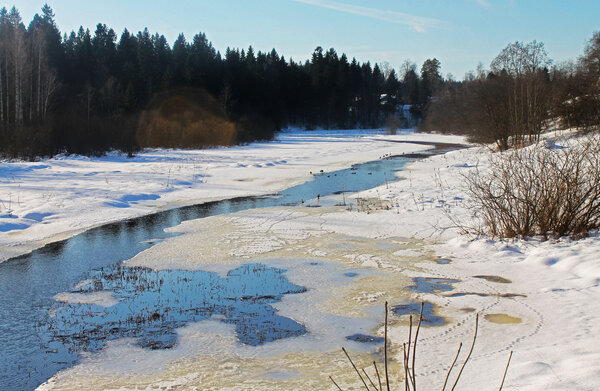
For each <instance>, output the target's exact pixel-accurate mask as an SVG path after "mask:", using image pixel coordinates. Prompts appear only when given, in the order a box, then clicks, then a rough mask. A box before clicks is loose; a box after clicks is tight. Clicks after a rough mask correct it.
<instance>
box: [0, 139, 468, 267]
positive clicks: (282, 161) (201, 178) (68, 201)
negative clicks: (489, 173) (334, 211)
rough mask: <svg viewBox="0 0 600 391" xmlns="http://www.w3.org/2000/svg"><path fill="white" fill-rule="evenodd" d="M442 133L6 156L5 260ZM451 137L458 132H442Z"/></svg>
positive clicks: (1, 253) (1, 227) (269, 188)
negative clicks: (25, 158) (21, 158)
mask: <svg viewBox="0 0 600 391" xmlns="http://www.w3.org/2000/svg"><path fill="white" fill-rule="evenodd" d="M383 138H385V139H393V140H407V139H411V140H412V139H416V140H425V141H428V140H439V136H431V135H413V134H412V133H411V132H406V133H404V134H401V135H398V136H383V135H377V134H376V133H375V132H373V131H370V132H366V131H355V132H336V131H319V132H302V131H287V132H283V133H282V134H280V135H279V137H278V139H277V140H276V141H274V142H268V143H254V144H250V145H247V146H237V147H232V148H215V149H208V150H151V151H145V152H143V153H140V154H138V155H137V156H136V157H134V158H131V159H130V158H127V157H125V156H122V155H118V154H115V153H112V154H109V155H107V156H104V157H100V158H89V157H81V156H58V157H55V158H53V159H45V160H41V161H38V162H8V161H2V162H0V262H1V261H3V260H6V259H8V258H10V257H13V256H17V255H20V254H23V253H26V252H29V251H31V250H32V249H35V248H38V247H41V246H43V245H44V244H46V243H48V242H52V241H55V240H60V239H64V238H66V237H69V236H71V235H74V234H76V233H79V232H81V231H83V230H86V229H89V228H91V227H94V226H98V225H101V224H104V223H108V222H112V221H118V220H123V219H128V218H131V217H136V216H140V215H144V214H149V213H153V212H156V211H160V210H164V209H168V208H172V207H176V206H182V205H190V204H196V203H202V202H207V201H213V200H217V199H224V198H231V197H239V196H247V195H258V194H267V193H274V192H277V191H279V190H282V189H285V188H287V187H289V186H291V185H294V184H297V183H301V182H304V181H306V180H307V179H309V178H310V176H311V174H310V173H311V172H318V171H320V170H326V171H332V170H336V169H340V168H346V167H348V166H350V165H351V164H353V163H357V162H364V161H370V160H375V159H378V158H380V157H381V156H382V155H384V154H393V155H395V154H402V153H411V152H416V151H421V150H424V149H427V148H428V147H427V146H423V145H414V144H397V143H390V142H384V141H382V139H383ZM443 140H445V141H446V142H451V143H452V142H461V141H462V139H461V138H457V137H444V138H443Z"/></svg>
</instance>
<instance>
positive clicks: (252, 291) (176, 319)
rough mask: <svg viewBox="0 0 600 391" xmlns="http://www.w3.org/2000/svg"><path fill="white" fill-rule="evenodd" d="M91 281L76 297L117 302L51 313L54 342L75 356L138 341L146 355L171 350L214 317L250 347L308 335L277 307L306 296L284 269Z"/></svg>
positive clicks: (127, 275) (107, 274) (96, 276)
mask: <svg viewBox="0 0 600 391" xmlns="http://www.w3.org/2000/svg"><path fill="white" fill-rule="evenodd" d="M91 279H92V280H93V281H94V283H93V284H87V285H85V286H83V287H82V288H81V289H80V290H78V291H76V292H72V293H80V294H82V295H89V294H91V293H94V292H101V291H109V292H112V294H113V296H114V297H115V298H116V299H117V300H118V303H117V304H114V305H112V306H108V307H106V306H99V305H97V304H90V303H73V302H72V303H68V304H65V303H57V308H55V309H54V310H53V311H52V313H53V317H52V322H51V325H50V329H51V331H52V335H53V337H54V338H55V339H56V340H60V341H62V342H63V343H64V344H66V345H68V346H71V347H72V348H73V349H76V350H87V351H96V350H99V349H101V348H102V347H103V346H104V344H105V341H107V340H112V339H117V338H123V337H130V338H136V339H137V342H138V344H139V345H140V346H142V347H145V348H150V349H163V348H170V347H172V346H173V345H174V344H175V343H176V341H177V336H176V333H175V329H177V328H180V327H183V326H185V325H186V324H188V323H190V322H198V321H201V320H205V319H209V318H211V317H217V318H218V319H220V320H221V321H222V322H225V323H230V324H233V325H234V326H235V332H236V336H237V338H238V339H239V341H240V342H241V343H243V344H247V345H252V346H256V345H261V344H264V343H267V342H271V341H275V340H278V339H281V338H288V337H294V336H299V335H302V334H305V333H306V332H307V330H306V328H305V327H304V325H302V324H300V323H297V322H296V321H294V320H292V319H290V318H286V317H283V316H280V315H278V313H277V310H276V309H275V308H273V306H272V304H274V303H276V302H279V301H281V299H282V297H283V295H286V294H294V293H302V292H305V291H306V288H304V287H301V286H298V285H294V284H292V283H291V282H290V281H289V280H288V279H287V278H286V276H285V270H284V269H278V268H274V267H268V266H265V265H262V264H246V265H243V266H241V267H239V268H237V269H235V270H231V271H230V272H229V273H227V275H226V276H225V277H222V276H220V275H218V274H216V273H211V272H206V271H184V270H158V271H157V270H152V269H148V268H143V267H124V266H113V267H109V268H104V269H101V270H98V271H95V272H93V273H92V276H91Z"/></svg>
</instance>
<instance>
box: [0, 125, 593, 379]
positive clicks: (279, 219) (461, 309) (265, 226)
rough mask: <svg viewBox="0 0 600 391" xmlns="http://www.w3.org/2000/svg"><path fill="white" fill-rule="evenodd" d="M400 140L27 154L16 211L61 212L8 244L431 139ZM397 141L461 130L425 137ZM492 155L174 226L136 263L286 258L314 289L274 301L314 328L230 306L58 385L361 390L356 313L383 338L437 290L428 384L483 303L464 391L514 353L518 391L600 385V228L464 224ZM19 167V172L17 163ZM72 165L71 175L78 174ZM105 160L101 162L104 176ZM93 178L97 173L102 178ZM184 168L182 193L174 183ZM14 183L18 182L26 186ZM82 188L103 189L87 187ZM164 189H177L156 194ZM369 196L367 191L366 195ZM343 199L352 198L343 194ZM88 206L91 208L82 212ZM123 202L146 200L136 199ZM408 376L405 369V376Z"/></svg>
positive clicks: (458, 158)
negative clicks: (263, 330)
mask: <svg viewBox="0 0 600 391" xmlns="http://www.w3.org/2000/svg"><path fill="white" fill-rule="evenodd" d="M390 137H391V136H385V137H384V136H377V137H374V138H371V137H369V138H358V139H356V138H351V139H339V138H335V137H327V138H325V139H320V138H316V139H313V137H312V134H308V135H307V134H297V133H289V134H283V135H282V136H281V139H280V141H278V142H275V143H261V144H253V145H250V146H246V147H236V148H229V149H215V150H209V151H195V152H186V153H184V152H180V151H173V152H171V151H160V152H159V151H156V152H149V153H147V154H142V155H140V156H139V157H138V158H136V159H138V161H135V160H134V161H127V163H123V162H122V161H120V160H119V159H120V158H117V157H114V156H112V157H110V156H109V157H106V158H102V159H81V158H80V159H69V160H67V161H66V162H65V161H64V160H60V159H53V160H52V161H44V162H38V163H31V164H29V163H27V164H26V163H18V164H17V165H16V167H21V168H19V169H20V170H21V171H22V172H23V173H24V174H22V176H20V177H19V181H21V188H23V190H22V193H20V194H21V195H20V197H21V198H22V199H21V200H20V206H19V204H17V206H18V207H20V208H22V209H17V208H16V207H14V205H13V214H14V215H18V216H19V219H22V218H24V216H25V214H27V213H40V214H42V213H52V215H51V216H47V217H45V218H43V219H42V223H43V222H44V221H46V219H48V220H49V222H48V224H34V225H32V226H31V227H30V228H28V229H25V230H22V231H21V234H17V233H16V232H17V231H10V232H9V231H7V232H4V233H2V236H1V238H2V241H3V242H2V244H3V248H4V247H5V244H10V245H15V244H16V243H18V240H20V239H19V236H21V237H29V238H30V239H31V240H34V239H35V240H38V239H39V238H40V237H41V238H42V239H43V238H48V237H49V236H48V233H50V234H57V233H58V232H65V231H67V230H64V229H63V230H62V231H61V228H64V227H68V228H69V229H70V228H71V227H73V230H81V229H83V228H85V227H86V226H89V225H86V224H88V223H90V221H91V222H92V225H96V224H99V223H101V222H102V221H108V220H114V219H119V218H127V217H131V216H133V215H136V214H142V213H148V212H149V211H152V210H157V209H160V208H164V207H168V206H170V205H176V204H186V203H189V202H193V201H195V200H202V199H214V198H219V197H228V196H229V197H230V196H233V195H245V194H253V193H270V192H274V191H277V190H278V189H281V188H282V187H287V186H289V185H291V184H293V183H298V182H300V181H303V180H305V179H306V178H307V177H309V176H310V171H313V172H314V171H318V170H321V169H323V170H325V171H331V170H333V169H335V168H340V167H347V166H349V165H350V164H351V163H355V162H358V161H367V160H372V159H377V158H379V157H381V156H383V155H386V154H401V153H410V152H417V151H420V150H423V149H424V148H426V147H425V146H421V145H414V144H399V143H388V142H383V141H380V140H377V139H378V138H385V139H389V138H390ZM393 138H395V139H398V140H420V141H432V142H433V141H445V142H460V141H461V139H460V138H456V137H443V136H439V135H421V134H418V135H415V134H409V135H399V136H393ZM488 153H489V151H488V150H486V149H483V148H478V147H475V148H470V149H465V150H460V151H454V152H450V153H447V154H445V155H439V156H434V157H431V158H427V159H424V160H419V161H415V162H413V163H411V164H410V165H409V166H408V167H407V168H406V169H405V170H403V171H402V172H401V173H400V176H401V177H403V178H404V180H401V181H398V182H394V183H391V184H387V185H384V186H380V187H378V188H376V189H372V190H369V191H364V192H361V193H360V194H353V195H350V196H348V195H346V196H345V197H346V198H345V199H342V196H341V195H339V196H333V197H330V198H328V199H322V200H321V201H320V203H321V204H320V205H319V207H318V208H309V207H306V206H303V205H299V206H290V207H275V208H265V209H260V210H249V211H243V212H238V213H234V214H231V215H222V216H213V217H209V218H205V219H199V220H195V221H188V222H185V223H183V224H181V225H180V226H177V227H174V228H172V229H169V231H171V232H177V233H181V235H179V236H175V237H170V238H168V239H166V240H165V241H163V242H161V243H159V244H157V245H155V246H153V247H151V248H150V249H148V250H146V251H144V252H142V253H140V254H138V255H137V256H136V257H134V258H133V259H131V260H129V261H127V262H126V265H129V266H145V267H149V268H152V269H157V270H161V269H165V268H167V269H168V268H179V269H184V270H208V271H214V272H218V273H224V272H226V271H228V270H232V269H234V268H235V267H237V266H239V265H240V264H243V263H245V262H261V263H264V264H267V265H271V266H276V267H283V268H286V269H287V270H288V273H287V274H288V278H289V279H290V280H291V281H292V282H294V283H295V284H299V285H302V286H307V287H309V290H308V292H307V293H306V294H300V295H287V296H285V297H284V299H283V300H282V301H281V302H280V303H277V304H275V305H274V306H275V307H276V308H277V309H278V310H279V314H280V315H282V316H287V317H290V318H292V319H295V320H296V321H298V322H300V323H302V324H304V325H306V327H307V329H308V330H309V331H310V333H309V334H307V335H306V336H302V337H297V338H290V339H286V340H280V341H277V342H274V343H271V344H266V345H264V346H260V347H251V346H244V345H242V344H240V343H238V342H237V340H236V338H235V334H234V330H233V329H232V328H231V327H229V326H225V325H224V324H223V323H222V322H220V321H219V319H214V321H213V320H211V321H204V322H199V323H196V324H190V325H188V326H186V327H184V328H182V329H180V330H178V337H179V340H180V343H178V345H177V346H176V347H175V348H173V349H168V350H158V351H149V350H144V349H141V348H140V347H139V346H137V345H136V344H135V343H134V341H132V340H130V339H125V340H117V341H112V342H110V343H109V344H108V345H107V347H106V348H105V349H104V350H102V351H101V352H99V353H96V354H88V355H85V356H84V357H83V359H82V362H81V363H80V364H79V365H77V366H75V367H73V368H70V369H67V370H64V371H62V372H60V373H59V374H57V375H56V376H55V377H54V378H53V379H51V380H50V381H49V382H48V383H46V384H45V385H43V386H41V387H40V389H42V390H46V389H54V390H79V389H90V390H92V389H97V390H103V389H119V390H133V389H147V390H153V389H167V390H170V389H228V390H248V389H252V390H271V389H286V390H304V389H332V390H333V389H335V387H334V386H333V385H332V384H331V383H330V382H329V380H328V376H329V375H333V376H334V377H335V378H336V379H337V380H338V382H339V383H340V385H342V387H343V388H344V389H359V385H360V383H359V382H358V381H357V379H356V377H355V374H354V373H353V372H352V368H351V367H350V366H349V365H348V363H347V361H346V360H345V357H344V356H343V353H342V352H341V351H340V350H339V348H340V346H347V347H348V348H349V349H350V350H351V354H352V355H353V357H354V358H355V359H356V361H357V362H359V363H360V365H361V366H364V367H366V366H368V365H369V364H370V363H371V362H372V360H373V359H374V356H373V354H372V352H364V351H361V350H360V349H358V348H356V349H354V347H355V346H354V345H352V344H351V343H350V342H349V341H346V340H344V334H343V331H340V330H342V329H343V328H344V325H345V324H346V323H349V322H347V319H351V318H356V319H359V320H360V319H366V321H365V322H364V323H365V324H366V325H365V326H364V327H371V326H372V325H371V326H369V324H371V323H374V324H376V325H375V326H374V328H373V329H372V332H374V333H376V334H377V335H382V332H383V328H382V327H381V315H382V312H383V310H382V309H383V303H384V302H385V301H386V300H387V301H389V302H390V304H391V305H392V306H398V305H403V304H410V303H418V302H421V301H427V302H429V303H431V304H432V306H433V307H432V308H433V311H434V314H435V315H436V316H438V317H440V318H441V319H442V321H441V324H440V325H439V326H435V327H424V328H422V329H421V332H420V336H419V341H420V342H419V353H418V356H417V370H416V373H417V379H418V380H417V381H418V384H419V388H422V389H441V385H442V384H443V381H444V377H445V374H446V370H447V368H448V366H449V365H450V363H451V362H452V359H453V358H454V354H455V353H456V349H457V347H458V344H459V343H460V342H463V344H464V345H469V344H470V342H471V339H472V334H473V329H474V322H475V313H479V314H480V320H479V334H478V339H477V344H476V346H475V349H474V352H473V356H472V357H471V359H470V362H469V364H468V365H467V367H466V369H465V371H464V372H463V374H462V376H461V379H462V380H461V382H460V383H459V386H458V387H457V389H461V390H488V389H489V390H492V389H497V388H498V387H499V384H500V381H501V379H502V374H503V371H504V368H505V366H506V360H507V359H508V354H509V351H511V350H512V351H514V355H513V357H512V362H511V366H510V369H509V372H508V376H507V378H506V382H505V384H504V388H503V389H504V390H520V391H522V390H540V389H544V390H595V389H598V388H599V387H600V380H599V379H600V349H599V348H598V330H599V328H598V324H600V261H599V259H600V257H599V256H598V254H600V238H598V236H593V237H589V238H586V239H583V240H580V241H572V240H570V239H560V240H551V241H546V242H542V241H539V240H536V239H532V240H527V241H522V240H515V241H510V242H501V241H495V240H491V239H489V238H479V239H474V238H470V237H466V236H461V235H460V234H459V233H458V231H457V229H455V228H452V227H451V226H452V221H451V220H450V219H449V218H448V215H447V214H446V213H445V212H443V210H444V209H447V210H449V213H450V214H451V215H452V216H453V218H455V219H456V218H457V219H462V220H463V221H465V220H468V219H469V216H470V211H469V209H468V207H467V206H466V203H465V202H464V191H463V190H462V183H463V182H464V179H463V177H462V174H464V173H466V172H468V171H470V170H472V169H473V168H474V167H475V166H476V165H477V166H478V167H479V169H480V170H483V171H484V170H486V167H487V163H486V161H487V156H488V155H487V154H488ZM122 160H126V159H122ZM79 164H81V165H84V164H85V165H87V166H85V167H88V168H85V169H84V168H81V167H82V166H79ZM153 164H155V165H153ZM28 165H31V166H30V167H35V166H36V165H38V166H40V165H47V166H48V167H44V168H39V170H47V171H48V172H52V173H53V175H50V177H51V178H54V180H55V181H56V182H55V183H56V184H61V183H62V184H63V185H62V187H61V189H63V190H62V191H61V192H59V191H56V192H55V193H54V194H57V195H56V197H59V196H60V197H62V198H61V199H63V200H64V201H63V206H62V207H61V206H59V205H56V204H54V203H53V201H52V199H50V200H48V202H45V203H44V202H42V201H43V200H45V198H44V197H45V196H44V195H43V194H44V193H43V192H44V191H46V190H42V192H36V191H35V190H34V187H35V185H36V182H35V181H36V178H39V177H36V174H35V172H36V169H35V168H31V169H30V170H29V171H27V170H25V167H27V166H28ZM259 166H260V167H259ZM2 167H3V170H4V171H3V172H5V173H6V172H7V171H6V167H7V166H6V164H3V165H2ZM65 167H66V168H65ZM126 167H129V168H126ZM169 168H170V170H169ZM59 169H64V170H65V172H64V173H63V174H60V173H59V172H58V170H59ZM153 170H154V171H153ZM160 170H163V171H160ZM114 171H120V173H116V172H114ZM90 172H94V173H95V174H94V175H89V176H86V174H89V173H90ZM111 173H112V175H114V176H111ZM117 174H122V176H119V175H117ZM193 175H199V176H197V177H196V181H197V182H194V181H192V180H191V178H192V176H193ZM104 176H106V177H107V178H108V179H107V180H105V179H104ZM88 177H91V178H95V179H93V180H92V179H90V180H91V181H92V182H88V183H85V182H84V179H85V178H88ZM15 178H17V176H16V175H15ZM28 178H29V179H28ZM116 178H120V179H118V180H117V179H116ZM186 178H188V179H187V180H186ZM3 180H4V179H3ZM134 181H135V182H134ZM167 181H169V182H170V183H172V185H170V186H172V188H171V187H170V186H166V185H165V183H166V182H167ZM181 181H185V182H186V184H181ZM188 182H189V183H191V184H187V183H188ZM15 183H16V181H15ZM26 184H27V186H26ZM104 184H106V185H107V186H104ZM4 185H5V183H3V185H2V186H4ZM37 185H38V186H41V184H37ZM11 186H12V185H11ZM14 186H17V187H11V189H12V190H11V191H16V190H15V189H19V187H18V185H16V184H15V185H14ZM46 186H47V187H46V188H49V187H50V185H46ZM57 186H58V185H57ZM190 186H191V187H190ZM86 187H89V188H90V189H89V190H86ZM26 188H27V190H25V189H26ZM111 188H114V190H111ZM2 189H3V191H5V190H4V189H6V188H5V187H2ZM88 191H89V193H88ZM25 194H27V196H25ZM80 195H85V196H86V198H83V199H82V200H79V199H78V197H79V196H80ZM135 195H137V196H138V198H137V199H134V198H135V197H134V196H135ZM140 195H147V196H146V198H147V199H146V200H144V199H143V197H141V196H140ZM155 196H159V198H156V199H151V198H152V197H155ZM5 198H6V196H5V195H3V199H5ZM359 198H360V199H362V200H366V201H361V202H360V203H359V201H358V200H357V199H359ZM343 201H346V205H340V204H341V203H343ZM78 202H80V204H79V205H80V209H81V210H82V211H83V214H82V215H81V216H79V215H77V214H76V210H77V209H76V206H77V205H78ZM38 203H39V204H38ZM308 203H314V200H313V201H312V202H308ZM122 204H126V205H127V206H128V207H126V208H125V207H122V208H119V207H118V205H121V206H122ZM359 204H360V206H359ZM442 205H445V206H446V208H442ZM350 206H352V207H350ZM36 208H37V209H36ZM21 216H23V217H21ZM77 216H79V217H77ZM10 219H11V217H4V218H3V219H2V220H1V221H2V224H9V223H10V222H11V221H12V220H10ZM53 219H54V222H53ZM15 220H16V219H15ZM52 224H54V225H52ZM36 226H39V227H41V228H39V231H35V230H33V231H29V232H39V233H36V234H35V235H39V236H35V235H34V234H33V233H31V235H30V234H29V233H28V230H31V229H32V228H35V227H36ZM44 226H49V227H50V228H52V227H54V228H52V229H50V228H44ZM11 232H12V233H11ZM44 234H45V235H46V236H44ZM29 235H30V236H29ZM43 240H46V239H43ZM15 248H19V249H21V248H22V247H19V246H16V247H15ZM299 259H301V260H302V262H298V261H297V260H299ZM309 261H314V262H313V263H319V262H320V263H322V264H323V265H325V266H323V268H324V269H323V270H324V271H323V272H322V273H321V274H315V273H314V272H312V271H311V270H314V269H311V268H312V267H313V266H312V265H313V263H309ZM338 269H339V270H341V271H342V272H345V271H352V272H357V273H358V276H357V277H356V278H355V279H354V280H352V282H351V283H347V285H343V286H342V287H340V286H339V284H340V281H336V284H331V283H330V282H329V281H328V278H329V277H328V276H330V275H337V274H336V273H337V270H338ZM419 277H423V278H441V279H449V280H451V281H445V282H443V283H442V286H438V287H437V288H433V289H431V290H430V291H429V292H427V291H426V290H419V289H417V288H415V289H411V288H410V287H411V286H413V285H414V284H415V283H416V281H413V278H419ZM417 281H419V280H417ZM420 281H423V280H420ZM425 281H427V280H425ZM332 286H335V289H334V288H333V287H332ZM407 287H408V288H407ZM71 299H72V298H69V300H71ZM65 300H67V299H65ZM390 324H391V326H390V338H391V342H392V347H393V351H392V354H393V357H394V359H395V362H399V361H401V356H402V353H401V350H399V349H398V347H401V344H402V343H403V342H404V341H406V339H407V337H408V327H407V325H408V321H407V317H406V316H400V315H399V314H392V315H391V320H390ZM465 350H468V349H465V348H464V347H463V354H462V357H463V358H464V356H465ZM375 357H376V358H377V360H379V356H378V355H375ZM459 364H460V360H459ZM399 375H400V371H399V368H398V367H397V366H394V367H393V376H392V379H393V383H394V384H398V383H397V382H398V380H399ZM351 387H354V388H351Z"/></svg>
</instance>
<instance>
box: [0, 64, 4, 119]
mask: <svg viewBox="0 0 600 391" xmlns="http://www.w3.org/2000/svg"><path fill="white" fill-rule="evenodd" d="M0 123H4V89H3V88H2V63H0Z"/></svg>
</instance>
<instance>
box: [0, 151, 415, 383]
mask: <svg viewBox="0 0 600 391" xmlns="http://www.w3.org/2000/svg"><path fill="white" fill-rule="evenodd" d="M413 157H418V156H413ZM408 161H410V158H406V157H392V158H387V159H382V160H378V161H374V162H369V163H364V164H358V165H355V166H353V167H352V168H349V169H345V170H340V171H336V172H331V173H326V174H321V173H317V174H316V175H314V176H313V178H312V180H310V181H308V182H306V183H304V184H301V185H298V186H294V187H291V188H289V189H287V190H284V191H282V192H280V193H279V194H277V195H274V196H266V197H246V198H235V199H229V200H223V201H218V202H210V203H205V204H201V205H195V206H188V207H182V208H177V209H171V210H167V211H164V212H160V213H156V214H152V215H148V216H144V217H140V218H135V219H131V220H126V221H121V222H117V223H113V224H108V225H104V226H101V227H98V228H93V229H90V230H89V231H86V232H84V233H82V234H79V235H77V236H74V237H72V238H70V239H67V240H64V241H61V242H57V243H52V244H49V245H47V246H45V247H43V248H41V249H39V250H36V251H33V252H32V253H30V254H28V255H24V256H21V257H18V258H14V259H11V260H8V261H6V262H4V263H2V264H0V390H32V389H35V388H36V387H37V386H38V385H40V384H41V383H43V382H44V381H46V380H47V379H48V378H50V377H52V376H53V375H54V374H56V373H57V372H58V371H60V370H62V369H64V368H67V367H70V366H72V365H74V364H76V363H77V361H78V359H79V357H80V354H81V353H82V352H84V351H96V350H98V349H101V348H102V347H103V346H104V343H105V342H106V341H107V340H111V339H116V338H122V337H133V338H137V341H138V344H140V346H143V347H145V348H148V349H163V348H169V347H171V346H173V344H175V343H176V334H175V333H174V331H173V330H174V329H175V328H178V327H181V326H183V325H185V324H186V323H188V322H194V321H199V320H202V319H206V318H208V317H210V316H212V315H220V317H221V318H222V319H223V321H224V322H230V323H232V324H234V325H235V329H236V334H237V336H238V338H239V341H240V343H246V344H252V345H257V344H263V343H268V342H270V341H273V340H275V339H278V338H286V337H290V336H296V335H301V334H303V333H306V332H307V330H305V328H304V326H303V325H301V324H298V323H296V322H295V321H293V320H291V319H287V318H284V317H281V316H279V315H278V314H277V311H276V310H274V309H273V307H271V304H272V303H275V302H277V301H279V300H281V297H282V296H283V295H286V294H299V293H302V292H303V291H304V288H303V287H299V286H295V285H293V284H291V283H290V282H289V281H288V280H287V279H286V278H285V270H281V269H275V268H269V267H266V266H264V265H260V264H249V265H245V266H244V267H242V268H240V269H236V270H233V271H231V272H230V273H229V274H228V275H227V276H225V277H219V276H218V275H216V274H213V273H208V272H202V271H200V272H190V271H182V270H168V271H152V270H150V269H144V268H128V267H124V266H123V265H122V264H121V262H122V261H123V260H127V259H129V258H132V257H133V256H134V255H136V254H137V253H139V252H140V251H143V250H145V249H147V248H149V247H150V246H151V245H152V243H155V242H156V240H160V239H164V238H166V237H167V236H169V234H166V233H165V232H164V229H165V228H168V227H173V226H175V225H178V224H180V223H181V222H183V221H186V220H191V219H198V218H203V217H208V216H214V215H222V214H227V213H234V212H238V211H242V210H248V209H253V208H264V207H272V206H279V205H288V204H299V203H301V202H303V201H308V200H314V199H315V198H316V197H317V196H318V195H320V196H325V195H328V194H333V193H339V192H341V191H346V192H353V191H360V190H366V189H369V188H373V187H376V186H379V185H382V184H384V183H386V182H389V181H393V180H395V177H394V173H395V172H397V171H399V170H401V169H402V168H403V167H404V165H405V164H406V163H407V162H408ZM313 202H314V201H313ZM88 279H90V280H92V282H90V284H88V285H85V286H82V287H79V288H78V289H75V288H74V287H75V285H77V284H78V283H80V282H82V281H84V280H88ZM95 291H110V292H113V296H114V297H115V298H117V299H118V300H119V303H118V304H117V305H114V306H112V307H107V308H104V307H100V306H97V305H91V304H65V303H58V302H57V301H56V300H55V299H54V298H53V297H54V296H55V295H56V294H58V293H61V292H73V293H93V292H95Z"/></svg>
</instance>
